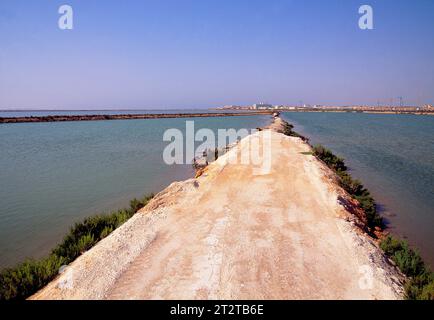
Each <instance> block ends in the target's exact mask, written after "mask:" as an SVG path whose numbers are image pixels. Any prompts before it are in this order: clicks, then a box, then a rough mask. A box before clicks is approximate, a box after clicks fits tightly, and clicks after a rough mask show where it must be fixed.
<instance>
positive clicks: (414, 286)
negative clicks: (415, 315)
mask: <svg viewBox="0 0 434 320" xmlns="http://www.w3.org/2000/svg"><path fill="white" fill-rule="evenodd" d="M380 247H381V249H382V250H383V251H384V252H385V254H386V255H387V256H389V257H390V258H391V259H392V260H393V261H394V262H395V263H396V265H397V266H398V268H399V269H400V270H401V271H402V273H404V274H405V275H406V276H407V277H409V280H408V281H407V283H406V285H405V293H406V298H407V299H412V300H434V274H433V273H432V272H431V271H430V270H429V268H427V267H426V266H425V263H424V262H423V260H422V258H421V257H420V255H419V253H418V252H417V251H414V250H412V249H411V248H410V246H409V245H408V243H407V241H404V240H399V239H396V238H394V237H392V236H387V237H386V238H384V239H383V240H382V241H381V243H380Z"/></svg>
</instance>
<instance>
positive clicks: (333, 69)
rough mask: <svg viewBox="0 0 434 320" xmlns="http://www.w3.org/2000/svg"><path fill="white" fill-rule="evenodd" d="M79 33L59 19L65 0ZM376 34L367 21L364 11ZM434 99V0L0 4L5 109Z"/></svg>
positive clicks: (15, 0) (0, 96) (0, 83)
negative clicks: (370, 14)
mask: <svg viewBox="0 0 434 320" xmlns="http://www.w3.org/2000/svg"><path fill="white" fill-rule="evenodd" d="M62 4H69V5H71V6H72V7H73V9H74V30H60V29H59V28H58V27H57V21H58V18H59V16H60V15H59V14H58V13H57V10H58V8H59V6H60V5H62ZM362 4H369V5H371V6H372V7H373V10H374V30H360V29H359V28H358V19H359V16H360V15H359V13H358V8H359V6H360V5H362ZM398 96H402V97H403V98H404V103H405V104H423V103H434V1H432V0H402V1H399V0H398V1H396V0H380V1H371V0H365V1H353V0H340V1H339V0H317V1H314V0H312V1H309V0H308V1H306V0H303V1H302V0H293V1H283V0H282V1H278V0H267V1H265V0H264V1H252V0H231V1H225V0H188V1H187V0H173V1H168V0H155V1H147V0H141V1H133V0H124V1H109V0H106V1H103V0H98V1H97V0H92V1H89V0H64V1H56V0H51V1H48V0H47V1H42V0H38V1H35V0H28V1H24V0H1V1H0V108H1V109H11V108H12V109H20V108H23V109H29V108H30V109H32V108H41V109H45V108H46V109H63V108H64V109H106V108H201V107H214V106H221V105H225V104H241V105H245V104H251V103H255V102H259V101H266V102H270V103H274V104H299V103H300V101H303V102H305V103H310V104H338V105H346V104H377V101H380V102H381V103H389V102H390V99H391V98H393V99H394V100H395V103H397V101H398V100H397V97H398Z"/></svg>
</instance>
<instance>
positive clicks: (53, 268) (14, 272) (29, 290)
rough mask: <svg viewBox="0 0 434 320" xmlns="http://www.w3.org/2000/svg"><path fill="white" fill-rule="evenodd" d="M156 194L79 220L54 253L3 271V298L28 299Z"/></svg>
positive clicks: (0, 281) (0, 278)
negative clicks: (116, 209)
mask: <svg viewBox="0 0 434 320" xmlns="http://www.w3.org/2000/svg"><path fill="white" fill-rule="evenodd" d="M152 197H153V195H151V196H145V197H143V198H141V199H133V200H131V201H130V206H129V208H126V209H122V210H118V211H116V212H113V213H112V214H109V215H97V216H94V217H90V218H86V219H85V220H84V221H83V222H80V223H76V224H75V225H74V226H73V227H72V228H71V229H70V231H69V233H68V234H67V235H66V236H65V238H64V239H63V241H62V242H61V243H60V244H59V245H58V246H56V247H55V248H54V249H53V250H52V251H51V254H50V255H49V256H48V257H47V258H45V259H41V260H27V261H25V262H23V263H21V264H19V265H18V266H16V267H14V268H7V269H5V270H3V271H2V272H1V273H0V300H17V299H25V298H27V297H29V296H31V295H32V294H34V293H36V292H37V291H38V290H39V289H41V288H42V287H44V286H45V285H46V284H47V283H48V282H50V281H51V280H52V279H54V277H55V276H56V275H57V274H58V272H59V268H60V267H61V266H62V265H66V264H69V263H71V262H72V261H74V260H75V259H76V258H77V257H78V256H80V255H81V254H83V253H84V252H85V251H87V250H89V249H90V248H91V247H93V246H94V245H95V244H96V243H97V242H98V241H100V240H101V239H103V238H105V237H107V236H108V235H109V234H110V233H111V232H112V231H113V230H115V229H116V228H118V227H119V226H121V225H122V224H123V223H125V222H126V221H127V220H128V219H129V218H131V217H132V216H133V215H134V214H135V213H136V212H137V211H138V210H139V209H141V208H143V207H144V206H145V205H146V204H147V203H148V202H149V200H150V199H152Z"/></svg>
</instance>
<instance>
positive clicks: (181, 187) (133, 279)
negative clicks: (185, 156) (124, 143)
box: [34, 130, 402, 299]
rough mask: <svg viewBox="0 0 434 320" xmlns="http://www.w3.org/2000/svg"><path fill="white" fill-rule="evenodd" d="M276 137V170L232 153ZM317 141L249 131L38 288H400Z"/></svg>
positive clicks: (303, 291)
mask: <svg viewBox="0 0 434 320" xmlns="http://www.w3.org/2000/svg"><path fill="white" fill-rule="evenodd" d="M268 136H269V137H270V140H269V141H271V153H270V155H269V158H268V159H265V160H264V161H266V160H271V162H270V163H271V166H270V170H269V171H268V170H259V173H260V174H258V170H256V169H257V168H256V166H254V165H245V164H240V163H238V164H229V163H227V162H228V161H229V159H231V158H232V159H233V157H235V156H236V155H240V153H241V152H243V150H244V151H246V150H249V145H250V144H249V142H251V141H253V140H254V139H259V140H258V141H260V143H261V146H262V145H265V144H266V143H268V142H265V141H266V139H268ZM267 141H268V140H267ZM309 151H310V150H309V147H308V145H306V144H305V143H303V142H302V141H301V140H300V139H298V138H291V137H286V136H284V135H282V134H279V133H276V132H274V131H271V130H266V131H262V132H259V133H257V134H255V135H251V136H249V137H247V138H245V139H243V140H242V141H241V142H240V143H239V144H238V145H237V146H236V147H235V148H233V149H232V150H231V151H229V153H227V154H226V155H224V156H223V157H221V158H219V159H218V160H217V161H216V162H214V163H212V164H211V165H210V166H209V167H208V168H207V170H206V171H205V173H204V174H203V175H202V176H201V177H199V178H197V179H192V180H188V181H186V182H181V183H175V184H173V185H171V186H170V187H169V188H167V189H166V190H165V191H163V192H162V193H161V194H159V195H158V196H157V197H156V198H155V199H154V200H153V201H152V202H151V203H150V204H149V205H148V206H147V207H146V208H144V209H142V211H141V212H140V213H139V214H137V215H136V216H135V217H133V218H132V219H131V220H130V221H129V222H127V224H125V225H124V226H122V227H121V228H120V229H119V230H117V231H116V232H115V233H113V234H112V235H110V236H109V237H108V238H106V239H104V240H103V241H102V242H101V243H100V244H98V245H97V246H96V247H95V248H93V249H92V250H90V251H89V252H87V253H86V254H84V255H83V256H82V257H80V258H79V259H78V260H77V261H75V262H74V263H73V264H72V265H71V266H70V267H69V268H68V270H67V271H68V272H67V273H69V275H67V274H64V275H62V276H60V277H59V278H58V279H57V280H56V281H54V282H52V283H51V284H50V285H49V286H48V287H47V288H45V289H44V290H42V291H41V292H39V293H38V294H37V295H35V296H34V298H39V299H47V298H48V299H53V298H54V299H100V298H106V299H397V298H400V297H401V296H402V286H401V285H400V283H399V282H400V276H399V275H398V273H397V272H396V271H395V269H394V268H392V267H391V266H390V265H389V264H388V263H387V262H386V259H385V258H384V256H383V255H382V253H381V251H380V250H379V249H378V248H377V247H376V245H375V244H374V243H373V242H372V241H371V240H370V238H368V237H367V236H366V235H364V234H363V233H362V232H361V231H360V230H359V229H358V228H357V227H355V226H354V221H352V220H354V217H353V216H352V215H350V214H349V213H348V212H347V211H345V210H344V208H343V207H342V206H341V205H340V204H339V201H338V197H339V196H341V197H342V195H343V191H342V190H341V189H340V188H338V187H337V186H336V184H335V183H334V182H333V178H332V174H331V172H330V171H329V170H328V169H327V168H326V167H325V166H324V165H323V164H321V163H320V162H319V161H318V160H316V159H315V158H314V157H313V156H311V155H308V154H306V152H309ZM260 164H263V162H261V163H260ZM255 168H256V169H255ZM344 197H345V195H344ZM67 276H68V277H69V278H66V277H67ZM65 279H66V280H65ZM68 279H69V280H68ZM65 281H66V282H65ZM68 281H69V282H70V284H71V285H70V286H66V288H65V285H62V284H65V283H67V284H68Z"/></svg>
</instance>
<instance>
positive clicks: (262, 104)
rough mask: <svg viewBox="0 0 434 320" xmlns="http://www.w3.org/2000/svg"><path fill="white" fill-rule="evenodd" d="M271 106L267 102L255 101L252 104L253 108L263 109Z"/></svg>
mask: <svg viewBox="0 0 434 320" xmlns="http://www.w3.org/2000/svg"><path fill="white" fill-rule="evenodd" d="M272 108H273V106H272V105H271V104H268V103H255V104H254V105H253V109H255V110H264V109H272Z"/></svg>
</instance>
